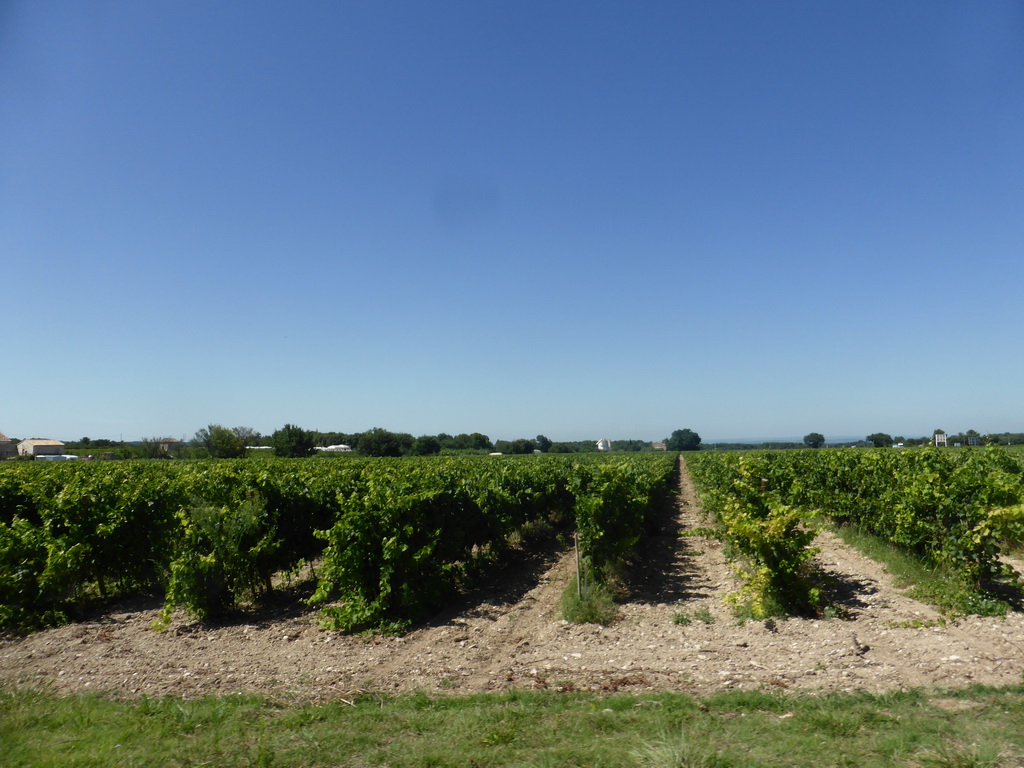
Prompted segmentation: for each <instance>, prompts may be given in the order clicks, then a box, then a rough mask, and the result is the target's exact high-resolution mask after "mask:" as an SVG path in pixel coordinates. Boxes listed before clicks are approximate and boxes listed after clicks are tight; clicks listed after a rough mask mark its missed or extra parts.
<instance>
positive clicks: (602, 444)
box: [597, 437, 612, 451]
mask: <svg viewBox="0 0 1024 768" xmlns="http://www.w3.org/2000/svg"><path fill="white" fill-rule="evenodd" d="M611 449H612V441H611V440H609V439H608V438H607V437H602V438H601V439H600V440H598V441H597V450H599V451H610V450H611Z"/></svg>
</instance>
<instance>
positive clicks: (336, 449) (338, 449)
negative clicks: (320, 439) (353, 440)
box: [316, 445, 352, 453]
mask: <svg viewBox="0 0 1024 768" xmlns="http://www.w3.org/2000/svg"><path fill="white" fill-rule="evenodd" d="M316 450H318V451H331V452H332V453H348V452H349V451H351V450H352V446H351V445H327V446H320V445H318V446H317V447H316Z"/></svg>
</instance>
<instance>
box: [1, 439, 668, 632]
mask: <svg viewBox="0 0 1024 768" xmlns="http://www.w3.org/2000/svg"><path fill="white" fill-rule="evenodd" d="M673 471H674V457H672V456H668V455H657V456H653V455H649V456H646V457H639V458H616V459H613V460H608V459H605V460H596V459H591V460H580V459H571V460H570V459H562V458H558V457H534V456H530V457H502V460H501V461H498V462H495V461H493V460H492V459H491V457H470V458H456V459H439V458H427V459H420V460H413V459H400V460H380V459H378V460H358V459H347V460H323V461H301V460H285V459H267V460H244V461H201V462H192V463H182V464H170V463H160V462H135V463H116V464H115V463H99V464H80V465H79V464H76V465H74V466H66V465H65V466H57V467H53V466H41V465H36V464H11V465H8V466H5V467H3V468H2V471H0V629H5V630H14V631H21V630H26V629H34V628H38V627H41V626H45V625H48V624H56V623H62V622H63V621H66V619H67V613H68V611H69V610H74V609H75V607H76V606H81V605H82V603H83V602H87V601H88V600H90V599H94V598H97V597H98V598H102V599H106V598H108V597H109V596H110V595H111V594H112V593H114V594H121V595H130V594H135V593H147V592H149V593H151V592H154V591H155V592H158V593H159V594H162V595H163V596H164V608H163V612H162V621H163V622H164V623H167V622H169V621H170V619H171V617H172V615H173V614H174V612H175V611H176V610H178V609H179V608H180V609H184V610H185V611H187V612H188V613H189V614H191V615H192V616H194V617H195V618H197V619H199V620H202V621H210V620H214V619H217V618H220V617H222V616H224V615H226V614H228V613H230V612H232V611H233V610H234V609H236V608H238V607H239V606H240V605H241V604H242V603H247V602H253V601H258V600H260V599H261V598H265V597H266V596H267V594H268V593H269V592H270V591H271V589H272V578H273V577H274V576H275V574H280V573H288V572H296V571H298V570H299V569H300V568H302V566H303V565H304V564H307V563H311V562H312V561H314V560H318V561H319V560H322V565H320V567H319V582H318V584H317V588H316V592H315V594H314V595H313V597H312V598H311V600H310V602H311V603H312V604H313V605H316V606H318V607H319V608H320V611H321V618H322V623H323V624H324V625H325V626H326V627H329V628H332V629H339V630H345V631H353V630H360V629H367V628H391V629H396V628H397V629H400V628H402V627H405V626H407V625H408V624H409V623H410V622H412V621H416V620H420V619H422V618H424V617H426V616H428V615H429V614H430V613H432V612H436V611H437V610H439V609H440V608H442V607H443V606H444V605H445V604H446V602H447V601H448V600H450V599H451V598H452V597H453V596H454V595H455V594H457V593H458V592H459V591H460V590H463V589H465V588H466V587H467V586H469V585H471V584H473V583H474V582H475V581H476V580H477V579H479V578H480V577H481V576H482V575H483V574H485V573H486V572H487V570H488V568H490V567H492V566H493V565H494V564H496V563H500V562H501V561H502V559H503V558H504V557H505V555H507V553H508V551H509V549H510V548H511V547H512V546H513V544H515V543H516V542H520V541H522V539H523V538H524V537H529V536H530V535H531V534H536V533H537V532H538V531H552V530H557V529H560V528H563V529H564V528H568V527H570V526H574V527H575V530H576V532H577V536H578V541H579V546H580V550H581V551H582V553H583V563H584V565H585V566H586V568H587V569H588V571H590V572H592V573H593V574H594V575H595V577H596V578H600V576H601V574H602V572H603V571H604V570H605V569H607V568H608V567H609V566H611V565H613V564H614V563H616V562H618V561H621V560H622V558H623V557H624V556H625V555H626V554H627V553H628V552H629V551H630V550H631V549H632V548H633V546H634V545H635V544H636V543H637V542H638V541H639V540H640V538H641V536H642V535H643V533H644V529H645V526H646V524H647V523H648V521H649V520H650V518H651V516H652V515H653V514H654V512H656V511H658V510H660V509H662V508H663V506H664V503H665V501H666V499H667V498H668V495H669V493H670V490H671V482H670V481H671V477H672V474H673Z"/></svg>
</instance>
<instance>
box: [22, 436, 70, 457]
mask: <svg viewBox="0 0 1024 768" xmlns="http://www.w3.org/2000/svg"><path fill="white" fill-rule="evenodd" d="M18 453H19V454H20V455H22V456H32V457H33V458H35V457H36V456H63V455H64V443H62V442H61V441H60V440H38V439H32V440H22V441H21V442H20V443H18Z"/></svg>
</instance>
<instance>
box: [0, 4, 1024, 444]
mask: <svg viewBox="0 0 1024 768" xmlns="http://www.w3.org/2000/svg"><path fill="white" fill-rule="evenodd" d="M1022 246H1024V6H1022V5H1021V3H1019V2H1014V1H1013V0H988V1H986V2H982V3H978V2H967V1H966V0H965V1H964V2H943V1H941V0H920V1H907V2H895V3H894V2H889V0H885V1H884V2H882V1H881V0H879V1H877V2H871V1H868V2H856V3H835V2H819V1H818V0H807V1H806V2H770V3H768V2H763V1H762V0H748V1H746V2H728V1H726V2H718V1H717V0H716V1H715V2H710V1H708V2H704V1H702V2H684V1H683V0H679V1H678V2H639V3H634V2H629V3H627V2H619V3H595V2H591V1H590V0H587V1H586V2H555V3H551V2H528V1H524V2H488V1H486V0H466V1H465V2H444V1H441V2H436V3H422V2H412V1H409V2H400V3H398V2H380V1H377V0H375V1H374V2H343V1H341V0H338V1H337V2H334V1H332V2H311V1H309V2H296V3H285V2H260V3H249V2H215V3H210V2H195V1H191V0H186V1H184V2H183V1H182V0H174V2H144V3H138V2H128V1H127V0H120V1H118V0H111V1H109V2H95V3H91V2H90V3H77V2H71V1H70V0H68V1H67V2H28V1H27V0H26V1H19V0H13V1H12V0H7V1H6V2H3V3H2V4H0V298H2V305H3V307H4V312H5V317H4V323H3V333H2V335H0V339H2V341H0V350H2V355H0V361H2V370H3V375H2V377H0V431H2V432H4V433H6V434H8V435H10V436H16V437H20V438H25V437H36V436H38V437H55V438H59V439H77V438H78V437H81V436H84V435H88V436H90V437H94V438H95V437H108V438H114V439H117V438H119V437H122V436H123V437H124V439H126V440H131V439H139V438H141V437H155V436H163V435H169V436H176V437H183V436H184V437H191V436H192V435H193V433H194V432H195V431H196V430H197V429H198V428H200V427H203V426H205V425H207V424H210V423H218V424H224V425H225V426H249V427H252V428H254V429H257V430H260V431H262V432H264V433H269V432H272V431H273V430H274V429H276V428H278V427H280V426H282V425H284V424H285V423H294V424H298V425H300V426H303V427H305V428H307V429H318V430H325V431H326V430H338V431H344V432H357V431H362V430H365V429H368V428H370V427H374V426H381V427H385V428H387V429H392V430H395V431H403V432H411V433H413V434H434V433H437V432H442V431H443V432H449V433H453V434H454V433H458V432H463V431H468V432H472V431H480V432H484V433H486V434H488V435H489V436H490V437H491V438H492V439H513V438H517V437H533V436H534V435H536V434H537V433H544V434H546V435H547V436H548V437H550V438H552V439H554V440H575V439H591V438H598V437H602V436H607V437H611V438H616V437H618V438H627V437H629V438H642V439H661V438H664V437H666V436H667V435H668V434H669V433H670V432H671V431H672V430H674V429H679V428H683V427H688V428H691V429H694V430H696V431H697V432H699V433H700V434H701V436H703V437H704V438H705V439H706V440H707V439H718V440H723V439H729V438H736V437H770V436H802V435H804V434H806V433H807V432H810V431H817V432H822V433H824V434H825V435H826V436H838V435H865V434H867V433H869V432H875V431H884V432H889V433H891V434H905V435H907V436H911V435H920V434H930V433H931V431H932V429H934V428H937V427H938V428H943V429H946V430H947V431H949V432H957V431H960V430H966V429H971V428H973V429H977V430H979V431H981V432H988V431H997V430H998V431H1002V430H1010V431H1024V407H1022V406H1024V403H1022V382H1024V354H1022V353H1024V308H1022V306H1021V300H1022V296H1024V247H1022Z"/></svg>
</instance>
